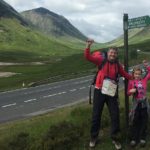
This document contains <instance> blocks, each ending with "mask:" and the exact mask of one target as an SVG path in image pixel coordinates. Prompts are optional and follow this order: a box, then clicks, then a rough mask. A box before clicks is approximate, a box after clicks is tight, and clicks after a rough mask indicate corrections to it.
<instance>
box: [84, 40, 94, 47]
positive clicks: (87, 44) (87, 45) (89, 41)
mask: <svg viewBox="0 0 150 150" xmlns="http://www.w3.org/2000/svg"><path fill="white" fill-rule="evenodd" d="M93 43H94V40H92V39H87V40H86V48H90V47H91V45H92V44H93Z"/></svg>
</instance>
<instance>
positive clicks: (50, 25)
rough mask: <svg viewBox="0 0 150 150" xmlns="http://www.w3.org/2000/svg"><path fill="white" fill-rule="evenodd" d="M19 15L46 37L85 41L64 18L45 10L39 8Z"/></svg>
mask: <svg viewBox="0 0 150 150" xmlns="http://www.w3.org/2000/svg"><path fill="white" fill-rule="evenodd" d="M21 14H22V15H23V16H24V18H26V19H27V20H29V21H30V22H31V23H32V24H33V25H35V27H36V28H38V29H39V30H40V31H41V32H43V33H44V34H46V35H48V36H54V37H56V38H62V37H65V38H66V37H69V38H70V37H73V38H77V39H80V40H86V39H87V38H86V37H85V36H84V35H83V34H82V33H81V32H80V31H79V30H78V29H76V28H75V27H74V26H73V25H72V24H71V23H70V22H69V21H68V20H67V19H66V18H64V17H63V16H60V15H58V14H55V13H53V12H51V11H49V10H47V9H45V8H42V7H40V8H37V9H33V10H28V11H24V12H22V13H21Z"/></svg>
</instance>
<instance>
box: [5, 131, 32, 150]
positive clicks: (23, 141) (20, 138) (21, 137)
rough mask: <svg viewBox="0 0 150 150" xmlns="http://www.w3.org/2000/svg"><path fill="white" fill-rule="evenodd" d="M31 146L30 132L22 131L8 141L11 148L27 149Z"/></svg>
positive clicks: (10, 149) (14, 149)
mask: <svg viewBox="0 0 150 150" xmlns="http://www.w3.org/2000/svg"><path fill="white" fill-rule="evenodd" d="M28 146H29V134H28V133H24V132H21V133H19V134H18V135H17V136H16V137H14V139H13V140H12V141H10V142H9V143H8V147H9V150H27V149H28Z"/></svg>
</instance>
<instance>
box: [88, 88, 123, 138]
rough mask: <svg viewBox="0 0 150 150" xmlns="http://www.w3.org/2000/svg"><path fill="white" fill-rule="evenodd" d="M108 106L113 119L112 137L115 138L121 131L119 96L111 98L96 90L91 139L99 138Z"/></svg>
mask: <svg viewBox="0 0 150 150" xmlns="http://www.w3.org/2000/svg"><path fill="white" fill-rule="evenodd" d="M105 103H106V104H107V107H108V109H109V114H110V118H111V137H112V138H114V137H115V136H116V135H117V134H118V132H119V131H120V119H119V106H118V98H117V96H114V97H111V96H108V95H105V94H102V93H101V90H99V89H95V90H94V99H93V113H92V125H91V138H97V137H98V134H99V131H100V128H101V116H102V111H103V107H104V104H105Z"/></svg>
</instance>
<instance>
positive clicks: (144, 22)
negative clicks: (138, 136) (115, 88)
mask: <svg viewBox="0 0 150 150" xmlns="http://www.w3.org/2000/svg"><path fill="white" fill-rule="evenodd" d="M149 25H150V17H149V16H142V17H138V18H132V19H128V14H124V16H123V30H124V49H125V51H124V66H125V70H126V71H127V72H128V29H133V28H141V27H146V26H149ZM127 87H128V81H127V80H125V94H124V95H125V113H126V127H127V128H128V126H129V117H128V113H129V97H128V95H127Z"/></svg>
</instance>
